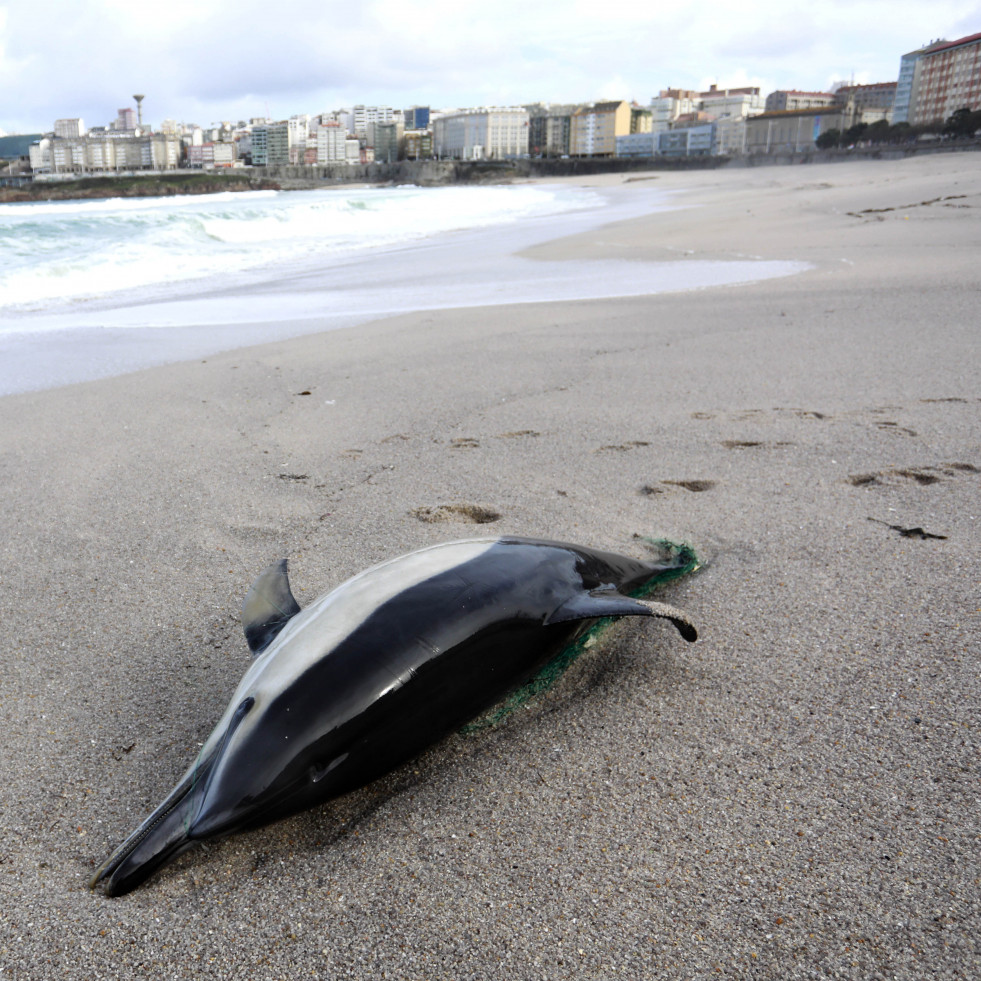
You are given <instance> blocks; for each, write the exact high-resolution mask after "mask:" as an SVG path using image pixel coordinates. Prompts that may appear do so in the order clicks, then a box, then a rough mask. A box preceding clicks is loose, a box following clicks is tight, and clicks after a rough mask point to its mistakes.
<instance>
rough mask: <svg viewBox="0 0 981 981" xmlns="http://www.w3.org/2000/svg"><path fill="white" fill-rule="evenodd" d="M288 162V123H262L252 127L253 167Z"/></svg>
mask: <svg viewBox="0 0 981 981" xmlns="http://www.w3.org/2000/svg"><path fill="white" fill-rule="evenodd" d="M294 128H295V127H294ZM289 162H290V125H289V123H288V122H281V123H262V124H261V125H259V126H253V127H252V163H253V165H254V166H256V167H272V166H276V165H279V164H288V163H289Z"/></svg>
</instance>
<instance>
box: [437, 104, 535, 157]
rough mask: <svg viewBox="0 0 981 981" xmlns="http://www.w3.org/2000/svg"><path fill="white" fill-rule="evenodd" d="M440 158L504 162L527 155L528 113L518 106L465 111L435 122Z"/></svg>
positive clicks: (447, 115) (450, 114)
mask: <svg viewBox="0 0 981 981" xmlns="http://www.w3.org/2000/svg"><path fill="white" fill-rule="evenodd" d="M433 142H434V144H435V150H436V155H437V156H438V157H450V158H453V159H457V160H483V159H488V160H503V159H506V158H508V157H523V156H527V155H528V110H527V109H524V108H521V107H519V106H508V107H502V108H483V109H464V110H462V111H459V112H451V113H447V114H446V115H444V116H440V117H439V118H437V119H436V121H435V123H434V126H433Z"/></svg>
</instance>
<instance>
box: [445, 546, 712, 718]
mask: <svg viewBox="0 0 981 981" xmlns="http://www.w3.org/2000/svg"><path fill="white" fill-rule="evenodd" d="M643 541H645V542H646V543H647V544H648V545H649V546H650V547H651V549H652V550H653V551H654V553H655V560H656V561H657V562H660V563H663V564H664V568H662V569H659V570H658V571H657V572H656V573H655V574H654V575H653V576H652V577H651V578H650V579H648V580H647V582H646V583H644V585H643V586H641V587H640V588H639V589H636V590H634V591H633V592H632V593H630V596H632V597H633V598H634V599H646V598H648V597H650V596H652V595H653V594H654V593H655V592H657V590H658V589H660V588H662V587H663V586H665V585H667V584H668V583H671V582H674V581H675V580H676V579H681V578H683V577H684V576H687V575H690V574H691V573H693V572H695V571H696V570H697V569H698V567H699V561H698V556H697V555H696V554H695V550H694V549H693V548H692V547H691V546H690V545H686V544H679V543H677V542H672V541H669V540H668V539H666V538H644V539H643ZM617 619H618V618H617V617H602V618H601V619H599V620H597V621H596V623H594V624H593V626H592V627H590V628H589V630H587V631H586V632H585V633H583V634H582V635H581V636H580V637H578V638H577V639H576V640H575V641H573V643H571V644H570V645H569V646H568V647H566V648H564V649H563V650H561V651H560V652H559V653H558V654H556V656H555V657H553V658H552V660H551V661H549V662H548V664H546V665H545V667H544V668H542V670H541V671H539V672H538V674H536V675H535V677H534V678H532V679H531V680H530V681H527V682H526V683H525V684H523V685H522V686H521V687H520V688H516V689H515V690H514V691H513V692H511V694H510V695H508V696H507V697H506V698H505V699H504V700H503V701H501V702H498V703H497V705H494V706H493V707H492V708H490V709H489V710H488V711H486V712H485V713H484V714H483V715H481V716H479V717H478V718H476V719H474V720H473V722H468V723H467V724H466V725H465V726H463V727H462V728H461V729H460V731H461V732H462V733H465V734H471V733H475V732H480V731H481V730H483V729H490V728H492V727H493V726H496V725H497V724H498V723H499V722H502V721H503V720H504V719H506V718H507V717H508V716H509V715H511V713H512V712H514V711H516V710H517V709H519V708H521V706H522V705H524V704H525V703H526V702H528V701H530V700H531V699H533V698H535V697H536V696H537V695H540V694H542V692H546V691H548V690H549V689H550V688H551V687H552V686H553V685H554V684H555V683H556V682H557V681H558V680H559V678H561V677H562V675H563V674H565V672H566V671H567V670H568V669H569V668H570V667H571V666H572V665H573V664H575V662H576V661H577V660H578V659H579V658H580V657H581V656H582V654H583V652H584V651H586V650H587V649H588V648H590V647H592V646H593V645H594V644H595V643H596V641H597V640H599V638H600V637H601V636H602V635H603V634H604V633H605V632H606V631H607V630H608V629H609V628H610V625H611V624H613V623H615V622H616V620H617Z"/></svg>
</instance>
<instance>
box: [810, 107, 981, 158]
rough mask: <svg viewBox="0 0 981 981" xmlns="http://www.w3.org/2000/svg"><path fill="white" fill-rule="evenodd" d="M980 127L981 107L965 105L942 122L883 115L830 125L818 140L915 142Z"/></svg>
mask: <svg viewBox="0 0 981 981" xmlns="http://www.w3.org/2000/svg"><path fill="white" fill-rule="evenodd" d="M978 130H981V109H971V108H970V107H969V106H964V107H963V108H961V109H958V110H956V111H955V112H953V113H951V115H950V116H948V118H947V119H946V120H944V121H942V122H939V121H938V122H935V123H921V124H919V125H917V126H913V125H911V124H910V123H888V122H886V120H884V119H879V120H876V122H874V123H856V124H855V125H854V126H849V127H848V129H846V130H840V129H829V130H826V131H825V132H824V133H821V135H820V136H818V138H817V140H816V141H815V144H816V145H817V147H818V149H819V150H831V149H833V148H834V147H842V146H854V145H855V144H856V143H873V144H876V143H877V144H883V143H886V144H892V145H894V146H896V145H902V144H905V143H913V142H915V141H916V140H918V139H919V138H920V137H923V136H938V135H942V136H945V137H947V138H955V137H972V136H974V135H975V134H976V133H977V132H978Z"/></svg>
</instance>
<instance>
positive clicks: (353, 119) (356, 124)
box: [341, 106, 402, 138]
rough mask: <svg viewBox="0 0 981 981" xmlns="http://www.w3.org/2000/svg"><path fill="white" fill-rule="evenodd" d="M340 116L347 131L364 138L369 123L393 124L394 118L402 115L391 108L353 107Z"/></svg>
mask: <svg viewBox="0 0 981 981" xmlns="http://www.w3.org/2000/svg"><path fill="white" fill-rule="evenodd" d="M341 115H342V117H343V122H344V123H345V125H346V126H347V131H348V132H349V133H353V134H354V135H355V136H359V137H362V138H364V137H365V136H367V134H368V124H369V123H394V122H395V118H396V116H397V115H398V116H401V115H402V114H401V113H396V111H395V110H394V109H393V108H392V107H391V106H355V107H354V108H353V109H351V110H350V112H344V113H342V114H341Z"/></svg>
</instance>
